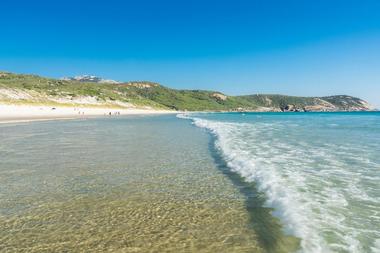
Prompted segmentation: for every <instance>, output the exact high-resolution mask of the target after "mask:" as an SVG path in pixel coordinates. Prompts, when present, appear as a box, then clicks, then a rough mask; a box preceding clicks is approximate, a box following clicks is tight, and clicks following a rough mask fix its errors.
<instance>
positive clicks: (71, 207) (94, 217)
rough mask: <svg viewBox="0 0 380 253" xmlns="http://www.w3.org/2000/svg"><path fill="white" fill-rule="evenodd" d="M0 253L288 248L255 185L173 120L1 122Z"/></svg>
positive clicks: (207, 139) (292, 243)
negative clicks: (233, 170)
mask: <svg viewBox="0 0 380 253" xmlns="http://www.w3.org/2000/svg"><path fill="white" fill-rule="evenodd" d="M0 140H1V142H0V157H1V159H0V228H1V229H0V252H3V251H5V252H105V251H112V252H288V251H289V250H294V249H296V248H297V245H298V242H299V240H298V239H297V238H295V237H290V236H287V235H285V234H284V233H282V228H281V226H280V223H279V220H278V219H276V218H273V216H272V215H271V209H270V208H266V207H263V206H262V204H263V201H264V199H263V196H262V195H261V194H260V193H259V192H257V191H256V190H257V189H256V185H255V184H252V183H247V182H244V180H242V178H241V177H240V176H239V175H238V174H236V173H233V172H231V171H230V169H229V168H228V167H226V164H225V163H224V160H223V159H222V157H220V154H219V153H218V150H216V149H215V148H214V145H213V137H212V136H211V135H210V134H209V133H208V132H207V131H205V130H204V129H201V128H196V127H194V126H193V125H192V124H191V122H190V121H188V120H182V119H178V118H176V116H175V115H171V116H146V117H142V116H133V117H132V116H131V117H115V118H104V119H101V118H100V119H88V120H70V121H49V122H33V123H23V124H2V125H0Z"/></svg>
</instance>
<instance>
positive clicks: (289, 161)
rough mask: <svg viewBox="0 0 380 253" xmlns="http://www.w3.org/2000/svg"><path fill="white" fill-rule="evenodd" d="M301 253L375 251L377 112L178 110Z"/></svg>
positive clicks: (379, 207)
mask: <svg viewBox="0 0 380 253" xmlns="http://www.w3.org/2000/svg"><path fill="white" fill-rule="evenodd" d="M178 117H179V118H184V119H191V120H192V122H193V123H194V125H195V126H198V127H201V128H204V129H206V130H207V131H208V132H211V133H212V134H213V136H214V137H215V143H214V144H215V147H216V149H217V150H218V151H219V152H220V154H221V158H222V159H224V160H225V161H226V163H227V166H228V168H229V169H230V170H231V171H233V172H236V173H238V174H239V175H241V176H242V178H244V179H245V180H246V181H248V182H255V183H256V185H257V188H258V191H260V192H262V193H263V194H264V195H265V198H266V201H265V206H268V207H272V208H274V209H273V212H272V213H273V215H274V216H276V217H278V218H279V219H280V220H281V222H282V224H283V226H284V231H285V232H286V233H288V234H291V235H294V236H297V237H299V238H301V239H302V241H301V251H302V252H380V239H379V238H380V113H379V112H355V113H209V114H203V113H202V114H184V115H178Z"/></svg>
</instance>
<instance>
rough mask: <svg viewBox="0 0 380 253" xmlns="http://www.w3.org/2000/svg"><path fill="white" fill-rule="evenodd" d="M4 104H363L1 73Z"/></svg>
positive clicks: (229, 107)
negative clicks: (226, 93) (231, 94)
mask: <svg viewBox="0 0 380 253" xmlns="http://www.w3.org/2000/svg"><path fill="white" fill-rule="evenodd" d="M0 100H1V101H3V102H14V101H16V100H17V101H18V102H20V101H21V102H24V103H40V104H41V103H52V102H54V103H60V104H86V105H94V106H95V105H108V106H121V107H128V106H136V107H150V108H160V109H173V110H188V111H207V110H209V111H240V110H241V111H250V110H274V111H280V110H282V111H284V110H285V111H287V110H288V111H302V110H307V108H308V107H309V108H311V109H313V108H316V110H319V109H318V108H321V109H320V110H323V108H328V109H331V110H361V109H363V110H364V109H366V108H365V106H364V105H365V102H364V101H362V100H360V99H358V98H354V97H350V96H330V97H322V98H317V97H295V96H283V95H259V94H258V95H247V96H226V95H224V94H222V93H220V92H216V91H204V90H176V89H171V88H168V87H165V86H162V85H160V84H157V83H153V82H139V81H134V82H126V83H120V84H110V83H93V82H78V81H73V80H57V79H51V78H44V77H40V76H36V75H20V74H13V73H5V72H0Z"/></svg>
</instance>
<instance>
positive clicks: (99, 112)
mask: <svg viewBox="0 0 380 253" xmlns="http://www.w3.org/2000/svg"><path fill="white" fill-rule="evenodd" d="M171 113H178V112H177V111H170V110H156V109H138V108H106V107H104V108H102V107H99V108H97V107H83V106H47V105H41V106H37V105H8V104H0V124H5V123H26V122H33V121H49V120H68V119H86V118H89V117H99V116H122V115H146V114H148V115H152V114H171Z"/></svg>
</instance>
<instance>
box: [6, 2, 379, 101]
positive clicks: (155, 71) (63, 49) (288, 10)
mask: <svg viewBox="0 0 380 253" xmlns="http://www.w3.org/2000/svg"><path fill="white" fill-rule="evenodd" d="M1 9H2V11H1V15H0V24H2V25H1V30H0V69H1V70H7V71H12V72H19V73H35V74H40V75H44V76H50V77H62V76H73V75H78V74H94V75H99V76H102V77H104V78H111V79H116V80H122V81H127V80H150V81H157V82H160V83H162V84H164V85H167V86H170V87H175V88H189V89H215V90H220V91H223V92H225V93H227V94H250V93H280V94H288V95H305V96H314V95H315V96H323V95H332V94H348V95H354V96H358V97H362V98H364V99H367V100H369V101H370V102H371V103H372V104H374V105H376V106H377V107H379V108H380V14H379V13H380V1H378V0H373V1H371V0H361V1H353V0H344V1H343V0H329V1H325V0H318V1H317V0H315V1H306V0H303V1H301V0H288V1H283V0H278V1H274V0H266V1H264V0H262V1H255V0H247V1H241V0H234V1H223V0H220V1H211V0H209V1H207V0H203V1H200V0H192V1H179V0H177V1H170V0H160V1H153V0H151V1H144V0H142V1H127V0H125V1H121V0H120V1H116V0H107V1H96V0H93V1H84V0H83V1H80V0H77V1H74V0H65V1H41V0H34V1H17V0H12V1H10V0H3V1H1Z"/></svg>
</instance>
